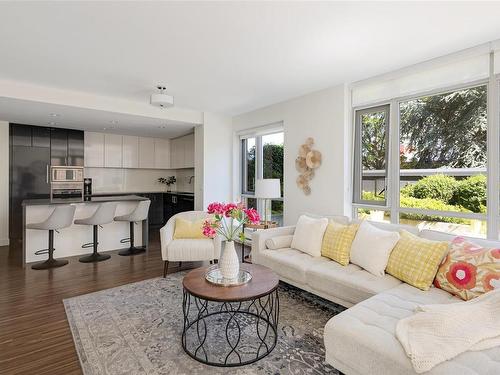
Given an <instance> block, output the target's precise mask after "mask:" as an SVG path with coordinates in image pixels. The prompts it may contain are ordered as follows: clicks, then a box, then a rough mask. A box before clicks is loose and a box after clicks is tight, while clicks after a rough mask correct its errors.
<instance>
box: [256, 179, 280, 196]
mask: <svg viewBox="0 0 500 375" xmlns="http://www.w3.org/2000/svg"><path fill="white" fill-rule="evenodd" d="M255 198H263V199H272V198H281V184H280V180H279V178H266V179H257V180H256V181H255Z"/></svg>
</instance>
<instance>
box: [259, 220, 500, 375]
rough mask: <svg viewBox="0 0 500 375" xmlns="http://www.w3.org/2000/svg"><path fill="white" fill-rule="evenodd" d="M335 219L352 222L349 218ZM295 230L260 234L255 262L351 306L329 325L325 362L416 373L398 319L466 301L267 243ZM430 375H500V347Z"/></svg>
mask: <svg viewBox="0 0 500 375" xmlns="http://www.w3.org/2000/svg"><path fill="white" fill-rule="evenodd" d="M330 219H332V220H335V221H338V222H341V223H347V222H348V221H349V219H348V218H347V217H344V216H334V217H330ZM372 224H373V225H375V226H377V227H379V228H381V229H386V230H399V229H403V228H404V229H405V230H408V231H410V232H412V233H414V234H418V235H420V236H421V237H424V238H427V239H431V240H451V239H453V238H454V237H455V236H453V235H449V234H445V233H440V232H435V231H430V230H423V231H421V232H419V231H418V229H417V228H414V227H408V226H403V225H393V224H386V223H375V222H373V223H372ZM294 230H295V227H293V226H290V227H281V228H274V229H268V230H264V231H258V232H256V233H255V234H254V235H253V238H252V261H253V262H254V263H257V264H262V265H264V266H267V267H270V268H272V269H273V270H274V271H275V272H276V273H277V274H278V275H279V277H280V279H281V280H282V281H284V282H286V283H289V284H291V285H294V286H296V287H298V288H301V289H304V290H307V291H308V292H311V293H313V294H316V295H318V296H320V297H323V298H325V299H327V300H330V301H332V302H335V303H338V304H340V305H342V306H345V307H349V309H347V310H345V311H344V312H342V313H340V314H338V315H336V316H334V317H333V318H332V319H330V321H329V322H328V323H327V324H326V326H325V331H324V340H325V350H326V361H327V362H328V363H330V364H331V365H332V366H333V367H335V368H336V369H338V370H339V371H342V372H343V373H345V374H347V375H349V374H374V375H376V374H380V375H390V374H394V375H403V374H415V373H416V372H415V371H414V369H413V367H412V364H411V362H410V360H409V358H408V357H407V356H406V354H405V352H404V350H403V347H402V346H401V344H400V343H399V341H398V340H397V338H396V335H395V330H396V324H397V322H398V320H400V319H402V318H405V317H407V316H409V315H411V314H413V310H414V308H415V307H416V306H417V305H421V304H434V303H457V302H460V301H461V300H460V299H459V298H457V297H454V296H452V295H451V294H449V293H447V292H445V291H443V290H441V289H437V288H434V287H432V288H431V289H430V290H429V291H421V290H420V289H417V288H414V287H412V286H410V285H408V284H405V283H403V282H401V281H400V280H398V279H396V278H394V277H392V276H390V275H387V274H386V275H385V276H383V277H379V276H375V275H372V274H371V273H369V272H367V271H365V270H363V269H362V268H360V267H358V266H356V265H354V264H349V265H348V266H345V267H344V266H341V265H340V264H338V263H336V262H334V261H332V260H330V259H328V258H324V257H317V258H314V257H312V256H310V255H308V254H305V253H303V252H300V251H298V250H295V249H292V248H289V247H288V248H281V249H275V250H271V249H268V248H267V247H266V240H267V239H269V238H273V237H276V236H283V235H291V234H293V233H294ZM471 240H472V241H473V242H475V243H477V244H479V245H483V246H488V247H500V242H495V241H486V240H479V239H471ZM428 374H432V375H434V374H436V375H437V374H439V375H442V374H454V375H455V374H457V375H458V374H460V375H461V374H464V375H466V374H488V375H493V374H500V347H496V348H493V349H489V350H483V351H477V352H472V351H470V352H466V353H463V354H461V355H459V356H457V357H456V358H454V359H453V360H450V361H447V362H444V363H441V364H440V365H438V366H436V367H434V368H433V369H432V370H431V371H429V372H428Z"/></svg>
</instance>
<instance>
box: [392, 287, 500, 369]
mask: <svg viewBox="0 0 500 375" xmlns="http://www.w3.org/2000/svg"><path fill="white" fill-rule="evenodd" d="M415 311H416V314H415V315H412V316H409V317H407V318H405V319H401V320H400V321H399V322H398V324H397V326H396V336H397V338H398V340H399V341H400V342H401V345H403V348H404V350H405V351H406V354H407V355H408V357H410V359H411V363H412V364H413V368H414V369H415V371H416V372H417V373H419V374H421V373H423V372H426V371H429V370H430V369H432V368H433V367H434V366H436V365H438V364H439V363H441V362H444V361H447V360H448V359H451V358H454V357H456V356H457V355H459V354H460V353H463V352H465V351H467V350H484V349H488V348H492V347H494V346H498V345H500V319H499V317H500V289H498V290H494V291H491V292H488V293H485V294H483V295H482V296H479V297H477V298H475V299H472V300H470V301H466V302H458V303H451V304H440V305H425V306H418V307H417V308H416V309H415Z"/></svg>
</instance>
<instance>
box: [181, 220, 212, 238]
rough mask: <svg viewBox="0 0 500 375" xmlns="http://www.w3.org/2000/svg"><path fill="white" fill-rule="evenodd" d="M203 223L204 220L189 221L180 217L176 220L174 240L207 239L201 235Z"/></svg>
mask: <svg viewBox="0 0 500 375" xmlns="http://www.w3.org/2000/svg"><path fill="white" fill-rule="evenodd" d="M204 221H205V220H204V219H200V220H195V221H189V220H185V219H181V218H180V217H178V218H176V219H175V230H174V240H179V239H203V238H207V237H205V236H204V235H203V222H204Z"/></svg>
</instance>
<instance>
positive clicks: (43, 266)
mask: <svg viewBox="0 0 500 375" xmlns="http://www.w3.org/2000/svg"><path fill="white" fill-rule="evenodd" d="M66 264H68V261H67V260H60V259H47V260H46V261H45V262H40V263H36V264H33V265H32V266H31V268H32V269H34V270H47V269H49V268H57V267H62V266H65V265H66Z"/></svg>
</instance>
